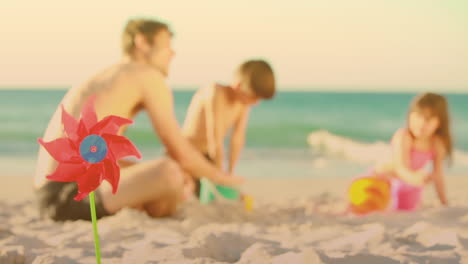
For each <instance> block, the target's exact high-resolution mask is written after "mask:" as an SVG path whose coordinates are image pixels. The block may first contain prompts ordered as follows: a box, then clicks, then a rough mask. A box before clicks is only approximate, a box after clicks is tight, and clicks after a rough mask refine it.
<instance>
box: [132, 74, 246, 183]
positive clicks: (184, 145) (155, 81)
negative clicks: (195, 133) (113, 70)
mask: <svg viewBox="0 0 468 264" xmlns="http://www.w3.org/2000/svg"><path fill="white" fill-rule="evenodd" d="M142 74H143V76H142V83H141V89H142V101H143V105H144V107H145V109H146V110H147V111H148V114H149V117H150V120H151V122H152V124H153V128H154V130H155V131H156V133H157V135H158V136H159V138H160V139H161V141H162V143H163V144H164V145H165V146H166V148H167V150H168V152H169V153H170V155H171V157H173V158H174V159H175V160H176V161H177V162H178V163H179V165H180V166H181V167H183V168H184V169H185V170H187V171H188V172H189V173H190V174H192V175H194V176H195V177H197V178H200V177H206V178H208V179H210V180H212V181H214V182H216V183H219V184H227V185H232V184H239V183H242V182H243V179H242V178H240V177H232V176H231V177H229V176H228V175H227V174H225V173H223V172H222V171H220V170H219V169H217V168H216V167H214V166H213V165H211V164H210V163H209V162H208V161H207V160H206V159H205V158H204V157H203V156H202V155H201V154H200V153H199V152H198V151H197V150H196V149H195V148H194V147H193V146H192V145H191V144H190V143H189V142H188V140H187V139H185V138H184V137H183V136H182V132H181V129H180V127H179V124H178V122H177V119H176V117H175V114H174V105H173V97H172V92H171V91H170V90H169V88H168V87H167V85H166V83H165V81H164V77H163V76H162V74H160V73H159V72H157V71H154V70H148V72H144V73H142Z"/></svg>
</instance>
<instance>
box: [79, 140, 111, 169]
mask: <svg viewBox="0 0 468 264" xmlns="http://www.w3.org/2000/svg"><path fill="white" fill-rule="evenodd" d="M80 155H81V157H82V158H83V159H84V160H86V161H87V162H89V163H98V162H101V161H102V160H103V159H104V158H105V157H106V155H107V143H106V141H105V140H104V139H103V138H102V137H100V136H98V135H89V136H87V137H85V138H84V139H83V140H82V141H81V144H80Z"/></svg>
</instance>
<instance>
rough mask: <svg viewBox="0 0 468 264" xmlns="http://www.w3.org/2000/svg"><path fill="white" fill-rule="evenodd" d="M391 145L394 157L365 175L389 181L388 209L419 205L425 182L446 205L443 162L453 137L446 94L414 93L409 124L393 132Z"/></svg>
mask: <svg viewBox="0 0 468 264" xmlns="http://www.w3.org/2000/svg"><path fill="white" fill-rule="evenodd" d="M391 147H392V159H391V161H390V162H389V163H388V164H385V165H384V166H380V167H377V168H375V169H374V170H372V173H371V175H369V174H368V175H367V176H365V177H370V176H377V177H382V178H384V179H387V180H388V181H389V183H390V193H391V199H390V204H389V207H388V209H390V210H413V209H415V208H417V207H418V205H419V203H420V201H421V196H422V190H423V187H424V185H426V184H428V183H432V182H433V183H434V184H435V187H436V191H437V195H438V198H439V200H440V202H441V204H443V205H447V204H448V202H447V196H446V190H445V181H444V176H443V175H444V173H443V167H444V166H443V165H444V164H443V162H444V160H446V159H450V158H451V155H452V137H451V133H450V124H449V113H448V105H447V100H446V99H445V97H443V96H441V95H438V94H434V93H424V94H421V95H418V96H417V97H415V98H414V99H413V101H412V103H411V106H410V109H409V111H408V117H407V125H406V127H405V128H402V129H399V130H398V131H397V132H396V133H395V134H394V135H393V138H392V142H391ZM428 167H429V168H428ZM366 192H367V191H366V190H364V194H361V195H366V196H368V198H369V197H370V198H369V199H372V193H370V194H366ZM353 206H356V205H353ZM357 206H359V205H357Z"/></svg>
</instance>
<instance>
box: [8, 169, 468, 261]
mask: <svg viewBox="0 0 468 264" xmlns="http://www.w3.org/2000/svg"><path fill="white" fill-rule="evenodd" d="M0 179H1V180H2V185H1V187H0V191H1V194H0V198H1V201H2V202H0V263H1V264H3V263H35V264H36V263H95V259H94V244H93V237H92V226H91V223H89V222H85V221H77V222H67V223H54V222H52V221H48V220H40V219H39V218H38V216H37V211H36V209H35V207H34V203H33V200H32V198H31V197H32V196H31V195H32V193H31V191H30V187H29V185H28V184H29V183H30V179H29V178H26V177H6V176H1V177H0ZM347 183H348V181H347V180H346V179H317V180H314V179H307V180H293V179H292V180H251V181H250V182H248V183H247V185H246V186H245V188H244V189H245V190H246V191H247V192H248V193H250V194H253V195H254V196H255V197H256V198H257V200H256V202H257V203H256V208H255V210H254V211H253V212H250V213H249V212H245V211H244V210H243V208H242V206H239V205H236V204H226V203H224V204H212V205H209V206H201V205H199V204H197V203H191V204H186V205H185V206H184V207H183V208H181V210H180V211H179V213H178V214H177V215H176V216H175V217H172V218H166V219H152V218H150V217H148V216H146V215H145V214H144V213H141V212H138V211H134V210H123V211H121V212H120V213H118V214H117V215H115V216H111V217H107V218H104V219H102V220H100V221H99V233H100V237H101V249H102V260H103V263H383V264H385V263H468V206H467V202H468V194H467V192H466V187H467V186H468V184H467V183H468V179H467V178H466V177H465V178H463V177H450V178H449V180H448V188H449V190H450V193H449V198H450V202H451V207H448V208H441V207H439V206H438V202H437V200H436V199H435V196H434V194H433V192H434V191H433V190H431V189H428V190H427V191H426V197H425V203H424V206H423V208H422V209H421V210H419V211H417V212H413V213H399V214H392V215H374V216H370V217H351V216H344V215H339V212H341V211H342V209H343V208H344V203H343V199H342V194H343V190H344V188H345V187H346V184H347ZM12 193H15V196H14V197H12V198H9V199H7V195H11V194H12ZM15 261H16V262H15Z"/></svg>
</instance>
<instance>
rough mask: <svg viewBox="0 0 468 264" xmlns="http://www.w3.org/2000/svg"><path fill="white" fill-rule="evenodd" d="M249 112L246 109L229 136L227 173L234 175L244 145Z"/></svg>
mask: <svg viewBox="0 0 468 264" xmlns="http://www.w3.org/2000/svg"><path fill="white" fill-rule="evenodd" d="M249 110H250V108H246V109H245V110H244V111H243V112H242V113H241V114H240V116H239V118H238V119H237V121H236V123H235V124H234V130H233V131H232V135H231V147H230V155H229V168H228V172H229V173H234V168H235V166H236V163H237V161H238V160H239V156H240V152H241V150H242V148H243V147H244V144H245V133H246V130H247V123H248V120H249Z"/></svg>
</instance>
